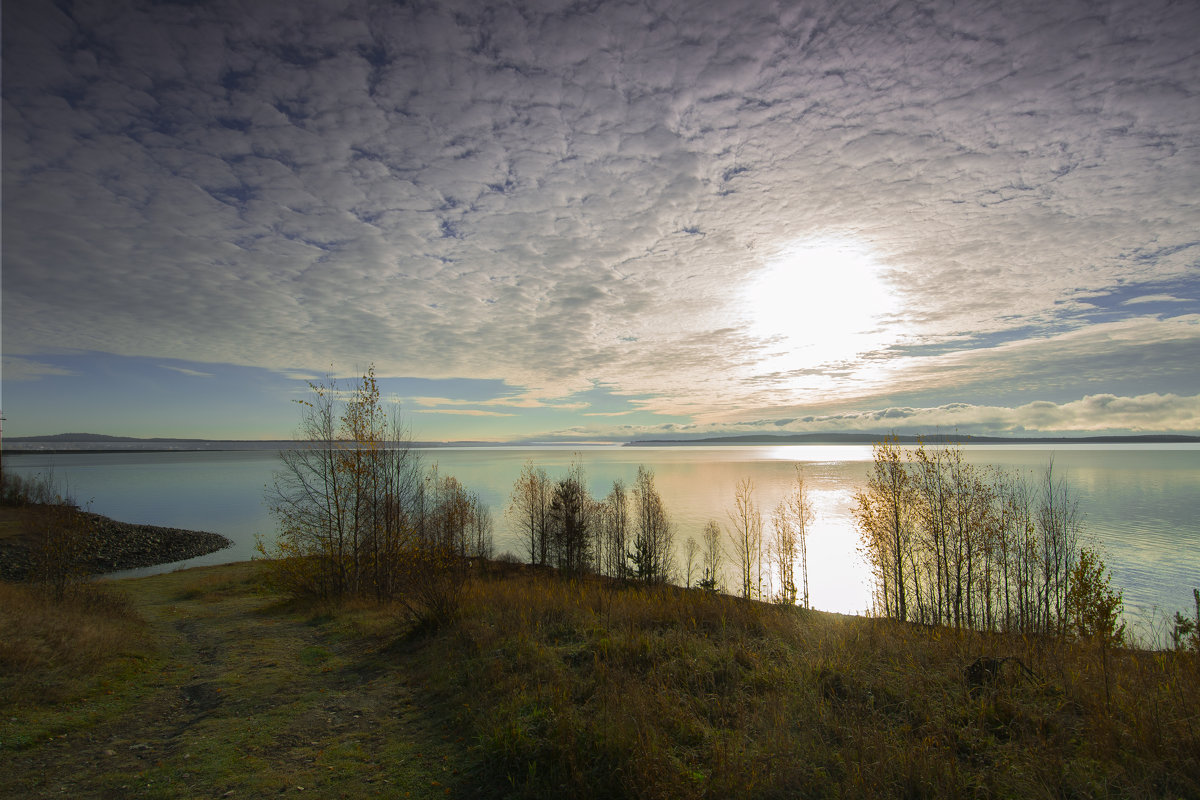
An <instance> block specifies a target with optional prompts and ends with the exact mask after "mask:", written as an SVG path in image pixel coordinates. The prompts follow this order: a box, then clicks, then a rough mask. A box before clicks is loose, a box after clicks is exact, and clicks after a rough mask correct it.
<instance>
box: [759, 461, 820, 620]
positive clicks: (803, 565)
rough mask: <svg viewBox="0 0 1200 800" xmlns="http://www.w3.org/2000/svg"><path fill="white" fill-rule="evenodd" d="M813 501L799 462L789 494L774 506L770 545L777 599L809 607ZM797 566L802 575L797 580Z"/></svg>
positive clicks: (781, 601)
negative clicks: (775, 578) (809, 562)
mask: <svg viewBox="0 0 1200 800" xmlns="http://www.w3.org/2000/svg"><path fill="white" fill-rule="evenodd" d="M812 520H813V509H812V502H811V501H810V500H809V497H808V487H806V486H805V484H804V472H803V470H802V468H801V467H800V465H799V464H797V465H796V474H795V478H794V480H793V482H792V485H791V488H789V489H788V493H787V495H785V496H784V498H783V499H782V500H780V501H779V503H778V505H776V506H775V513H774V515H773V517H772V523H773V527H774V536H773V537H772V539H771V543H770V546H769V548H768V550H769V552H770V554H771V562H772V564H774V566H775V569H776V577H777V578H778V581H779V583H778V586H777V587H776V600H777V601H778V602H780V603H787V604H795V603H796V602H797V600H798V601H799V602H800V604H801V605H803V606H804V607H805V608H808V607H809V597H808V529H809V526H810V525H811V524H812ZM797 567H798V568H799V572H800V579H799V582H797V579H796V571H797Z"/></svg>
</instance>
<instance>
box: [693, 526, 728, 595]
mask: <svg viewBox="0 0 1200 800" xmlns="http://www.w3.org/2000/svg"><path fill="white" fill-rule="evenodd" d="M700 538H701V539H702V540H703V542H704V545H703V554H702V556H701V566H702V571H703V573H704V577H703V578H701V579H700V584H699V585H700V588H702V589H708V590H709V591H713V592H719V591H724V588H725V580H724V577H723V576H722V574H721V572H722V563H723V561H724V558H723V556H724V550H723V548H722V547H721V526H720V525H718V524H717V521H716V520H715V519H710V520H709V521H708V524H706V525H705V526H704V532H703V533H702V534H700Z"/></svg>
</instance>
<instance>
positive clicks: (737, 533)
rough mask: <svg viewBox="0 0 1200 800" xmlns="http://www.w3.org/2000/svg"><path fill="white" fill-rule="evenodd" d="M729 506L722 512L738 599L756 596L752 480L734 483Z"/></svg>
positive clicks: (758, 533)
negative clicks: (726, 519)
mask: <svg viewBox="0 0 1200 800" xmlns="http://www.w3.org/2000/svg"><path fill="white" fill-rule="evenodd" d="M733 506H734V507H733V508H732V509H731V510H729V511H727V512H726V513H727V514H728V516H729V523H730V526H731V529H730V537H729V538H730V541H731V542H732V543H733V556H734V558H735V559H736V560H737V565H738V578H739V580H740V582H741V592H742V597H745V598H747V599H749V598H751V597H757V596H758V595H759V594H760V593H761V590H762V584H761V580H760V581H759V582H757V583H756V582H755V577H756V574H759V575H760V574H761V565H762V558H761V555H762V513H761V512H760V511H759V510H758V503H757V502H755V500H754V481H752V480H750V479H749V478H743V479H742V480H740V481H738V483H737V486H736V487H735V488H734V492H733Z"/></svg>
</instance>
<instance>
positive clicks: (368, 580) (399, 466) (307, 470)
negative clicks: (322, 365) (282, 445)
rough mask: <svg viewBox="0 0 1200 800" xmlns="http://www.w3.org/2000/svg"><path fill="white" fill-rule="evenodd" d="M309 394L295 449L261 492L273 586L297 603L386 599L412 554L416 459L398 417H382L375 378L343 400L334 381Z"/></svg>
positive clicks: (368, 377) (342, 392)
mask: <svg viewBox="0 0 1200 800" xmlns="http://www.w3.org/2000/svg"><path fill="white" fill-rule="evenodd" d="M311 388H312V390H313V394H312V399H311V400H304V401H300V405H301V409H302V412H301V421H300V428H299V431H298V434H297V439H298V441H297V442H296V445H295V446H294V447H292V448H289V449H286V450H284V451H282V452H281V453H280V468H279V470H278V471H277V472H276V473H275V479H274V482H273V484H272V486H271V487H270V488H269V489H268V491H267V501H268V505H269V507H270V510H271V512H272V514H273V516H274V517H275V518H276V520H277V521H278V524H279V533H278V536H277V539H276V542H275V544H274V546H273V547H272V548H271V551H272V552H271V553H270V554H271V555H275V556H277V562H276V566H277V577H279V578H280V580H281V582H282V583H283V584H284V585H286V586H287V587H288V588H289V589H290V590H292V591H294V592H298V593H302V594H313V595H317V596H320V597H338V596H342V595H346V594H360V595H361V594H368V593H369V594H375V595H377V596H391V595H393V594H395V593H396V592H398V591H400V590H401V589H402V585H401V584H402V583H403V576H402V574H401V573H402V572H403V561H404V558H405V557H406V555H408V554H409V553H411V550H412V547H413V546H414V542H412V541H411V534H412V525H411V520H410V516H411V514H412V511H413V499H414V497H415V495H416V490H417V485H418V483H419V481H418V475H419V463H418V460H417V457H416V454H415V453H414V452H413V451H411V450H410V449H409V448H408V445H407V443H408V437H407V432H406V431H405V429H404V428H403V426H402V425H401V423H400V420H399V417H398V416H396V415H393V416H392V417H390V418H389V417H388V415H387V414H386V412H385V410H384V408H383V405H382V402H381V400H380V396H379V389H378V386H377V384H376V381H375V374H374V369H373V368H371V369H369V370H368V371H367V374H366V375H364V376H363V378H362V380H361V381H360V382H359V383H358V384H356V385H355V386H354V387H353V388H352V389H350V390H349V391H346V390H343V388H342V387H340V386H339V385H338V384H337V383H336V381H334V380H333V379H332V378H330V379H328V380H327V381H326V382H325V383H323V384H311ZM339 412H340V413H339ZM260 549H261V550H263V552H264V554H268V553H267V549H268V548H267V546H266V545H260Z"/></svg>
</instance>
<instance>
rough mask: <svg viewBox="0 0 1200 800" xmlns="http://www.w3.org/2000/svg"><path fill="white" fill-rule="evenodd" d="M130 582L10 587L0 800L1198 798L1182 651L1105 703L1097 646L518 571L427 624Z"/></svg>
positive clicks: (217, 589)
mask: <svg viewBox="0 0 1200 800" xmlns="http://www.w3.org/2000/svg"><path fill="white" fill-rule="evenodd" d="M120 587H121V590H122V591H123V592H124V593H125V594H126V595H127V596H128V598H129V599H128V602H127V604H125V605H122V604H121V603H119V602H118V603H112V602H109V603H93V604H91V605H88V604H84V605H82V606H81V605H78V604H76V605H74V606H53V605H49V604H47V603H46V602H45V601H44V600H43V599H41V598H39V597H38V596H36V595H31V594H28V593H24V590H21V589H15V588H13V587H10V586H4V585H0V592H3V594H0V625H3V626H5V627H4V628H3V632H4V633H5V636H4V639H3V644H2V645H0V647H2V648H3V649H0V658H3V659H5V661H4V672H3V675H4V676H5V677H4V681H5V682H4V683H3V684H0V686H2V688H3V694H0V715H2V716H0V720H3V722H2V724H0V731H2V733H0V761H4V762H5V764H6V767H5V769H3V770H0V796H33V797H37V796H49V795H52V794H54V795H58V794H61V793H62V792H64V791H65V792H67V793H69V794H72V795H74V796H77V797H80V798H87V797H105V796H110V795H113V794H121V795H129V796H144V797H194V796H223V795H226V794H227V793H230V792H232V794H230V795H229V796H245V795H255V796H257V795H262V794H268V793H269V794H280V793H299V792H300V791H301V789H300V788H299V787H303V793H304V795H305V796H310V797H312V796H316V797H342V796H348V797H355V796H366V795H371V796H374V795H380V796H395V797H405V796H412V797H445V796H452V797H475V796H479V797H499V796H513V797H547V796H564V795H565V796H573V797H579V798H588V797H683V798H688V797H696V798H699V797H774V796H788V797H796V796H801V797H835V796H837V797H841V796H848V795H851V796H876V797H894V796H914V797H924V796H961V795H979V796H996V797H1017V796H1019V797H1024V798H1036V797H1071V796H1075V797H1141V796H1178V797H1196V796H1200V659H1198V658H1197V657H1196V656H1195V655H1194V654H1184V653H1163V652H1147V651H1137V650H1121V651H1117V652H1115V653H1113V654H1111V656H1110V657H1111V661H1110V664H1109V675H1110V695H1111V696H1106V694H1105V691H1104V688H1103V680H1102V676H1101V673H1100V665H1099V657H1098V653H1097V652H1096V651H1095V650H1094V649H1093V648H1090V647H1087V646H1084V645H1077V644H1064V643H1060V642H1052V641H1046V640H1035V639H1020V638H1006V637H1001V636H995V635H992V636H985V635H981V634H965V633H964V634H959V633H955V632H953V631H949V630H945V629H933V628H925V627H919V626H911V625H902V624H897V623H894V622H891V621H886V620H873V619H864V618H854V617H842V616H838V615H831V614H824V613H818V612H805V611H802V610H798V609H782V608H776V607H771V606H766V605H762V604H758V603H750V602H744V601H741V600H737V599H735V598H730V597H725V596H719V595H710V594H706V593H703V592H699V591H685V590H681V589H677V588H671V587H667V588H662V589H647V588H644V587H636V586H631V587H619V586H616V585H614V584H611V583H605V582H601V581H597V580H591V579H583V580H567V579H563V578H559V577H557V576H555V575H553V574H548V573H544V572H537V571H533V570H529V569H522V568H517V567H512V566H509V567H507V568H498V569H497V570H495V571H493V572H490V573H488V574H485V575H480V576H477V577H476V578H475V579H474V580H472V581H471V582H469V583H468V584H467V586H466V589H465V594H464V597H463V605H462V610H461V613H460V615H459V616H458V617H457V618H456V619H454V620H452V621H450V622H447V623H445V624H443V625H441V626H439V627H437V628H429V627H428V626H426V627H422V628H413V627H412V626H411V625H410V624H409V623H407V622H406V621H405V617H404V615H403V614H402V613H401V611H400V610H399V609H398V608H395V607H390V606H386V605H385V606H378V605H369V604H354V603H348V604H344V605H340V606H337V607H331V608H330V607H319V606H313V605H306V604H303V603H296V602H289V601H287V600H285V599H284V598H281V597H279V596H276V595H273V594H272V593H270V592H269V591H267V590H265V589H263V588H262V583H261V582H260V581H259V579H258V577H257V575H256V566H255V565H254V564H240V565H229V566H224V567H213V568H203V569H198V570H189V571H187V572H181V573H172V574H169V575H160V576H154V577H151V578H143V579H138V580H134V581H123V582H121V584H120ZM23 620H33V622H32V623H31V624H30V623H25V622H23ZM85 631H87V633H86V635H85V633H84V632H85ZM77 637H79V638H77ZM979 656H996V657H1004V656H1009V657H1015V658H1018V659H1020V661H1021V663H1022V664H1024V665H1026V666H1028V667H1029V668H1030V669H1031V670H1032V672H1033V673H1034V675H1033V677H1031V676H1030V675H1028V674H1027V673H1025V672H1024V671H1023V670H1022V669H1020V668H1019V667H1017V666H1016V665H1015V664H1014V663H1009V664H1007V665H1006V666H1005V667H1004V668H1002V669H1001V670H1000V671H999V674H998V676H997V677H996V678H995V679H994V680H991V681H985V682H980V683H978V684H977V685H973V684H972V683H971V682H970V681H968V680H967V678H966V667H967V666H968V665H969V664H971V663H972V662H973V661H974V660H975V659H976V658H978V657H979ZM63 737H65V738H63Z"/></svg>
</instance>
